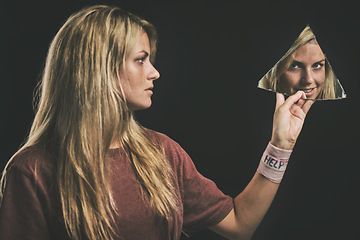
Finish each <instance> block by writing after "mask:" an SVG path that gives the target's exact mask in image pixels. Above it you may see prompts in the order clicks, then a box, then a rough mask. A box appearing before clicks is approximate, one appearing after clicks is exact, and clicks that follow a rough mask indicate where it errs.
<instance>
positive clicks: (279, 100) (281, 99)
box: [275, 93, 285, 111]
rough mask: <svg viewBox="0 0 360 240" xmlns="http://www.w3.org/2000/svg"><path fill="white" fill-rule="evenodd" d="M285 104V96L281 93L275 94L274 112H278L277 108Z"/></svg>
mask: <svg viewBox="0 0 360 240" xmlns="http://www.w3.org/2000/svg"><path fill="white" fill-rule="evenodd" d="M284 102H285V96H284V94H282V93H276V104H275V111H276V110H278V108H279V107H280V106H281V105H283V103H284Z"/></svg>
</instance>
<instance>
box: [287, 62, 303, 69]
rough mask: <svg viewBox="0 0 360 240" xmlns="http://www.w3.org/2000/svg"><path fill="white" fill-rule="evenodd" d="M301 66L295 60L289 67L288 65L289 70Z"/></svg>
mask: <svg viewBox="0 0 360 240" xmlns="http://www.w3.org/2000/svg"><path fill="white" fill-rule="evenodd" d="M299 68H301V66H300V64H298V63H296V62H293V63H292V64H291V65H290V67H289V70H294V69H299Z"/></svg>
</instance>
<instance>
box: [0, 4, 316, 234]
mask: <svg viewBox="0 0 360 240" xmlns="http://www.w3.org/2000/svg"><path fill="white" fill-rule="evenodd" d="M155 50H156V32H155V29H154V27H153V26H152V25H151V24H150V23H148V22H147V21H145V20H143V19H141V18H139V17H137V16H135V15H132V14H130V13H127V12H124V11H122V10H121V9H119V8H116V7H114V8H113V7H108V6H94V7H89V8H86V9H83V10H81V11H79V12H78V13H76V14H74V15H72V16H71V17H70V18H69V19H68V20H67V22H66V23H65V24H64V25H63V26H62V28H61V29H60V30H59V32H58V33H57V35H56V36H55V38H54V40H53V41H52V44H51V46H50V49H49V53H48V57H47V60H46V65H45V69H44V73H43V78H42V83H41V97H40V101H39V104H38V110H37V112H36V116H35V119H34V122H33V125H32V128H31V131H30V134H29V137H28V139H27V141H26V143H25V144H24V146H23V147H22V148H21V149H20V150H19V151H18V152H17V153H16V154H15V155H14V156H13V157H12V158H11V159H10V161H9V162H8V164H7V166H6V168H5V170H4V173H3V178H2V191H1V198H2V203H1V207H0V238H1V239H26V238H28V237H29V236H30V238H31V239H179V238H180V234H181V232H182V231H183V232H184V233H185V234H188V235H190V234H192V233H193V232H195V231H198V230H200V229H203V228H206V227H208V228H210V229H212V230H213V231H215V232H217V233H219V234H221V235H223V236H225V237H228V238H230V239H248V238H250V237H251V235H252V234H253V232H254V231H255V229H256V227H257V226H258V224H259V223H260V221H261V219H262V218H263V216H264V215H265V213H266V211H267V209H268V208H269V206H270V204H271V201H272V200H273V198H274V195H275V193H276V191H277V188H278V186H279V183H280V181H281V178H282V175H283V173H284V171H285V167H286V164H287V160H288V158H289V156H290V153H291V149H292V148H293V147H294V145H295V142H296V139H297V136H298V134H299V133H300V130H301V127H302V125H303V122H304V118H305V115H306V113H307V111H308V110H309V108H310V106H311V104H312V103H311V101H305V100H303V99H300V98H306V96H305V95H304V93H303V92H298V93H296V94H294V95H293V96H291V97H289V98H288V99H287V100H286V101H285V99H284V96H283V95H280V94H278V95H277V103H276V111H275V114H274V126H273V134H272V138H271V141H270V143H269V146H268V148H267V149H266V151H265V153H264V156H263V158H262V159H261V161H260V164H259V169H258V171H257V172H256V173H255V175H254V178H253V179H252V181H251V182H250V183H249V185H248V186H247V187H246V189H245V190H244V191H243V192H242V193H241V194H239V196H238V197H236V198H235V199H231V198H230V197H228V196H226V195H224V194H223V193H222V192H221V191H220V190H218V189H217V188H216V185H215V184H214V183H213V182H212V181H210V180H208V179H206V178H204V177H203V176H202V175H200V174H199V173H198V172H197V171H196V169H195V167H194V165H193V163H192V161H191V159H190V158H189V156H188V155H187V154H186V152H185V151H184V150H183V149H182V148H181V147H180V146H179V145H178V144H177V143H175V142H174V141H173V140H171V139H170V138H168V137H167V136H165V135H163V134H160V133H157V132H154V131H151V130H148V129H145V128H144V127H142V126H140V125H139V124H138V123H137V122H136V121H135V120H134V117H133V111H135V110H138V109H145V108H148V107H150V106H151V96H152V94H153V92H152V88H153V81H155V80H156V79H158V78H159V76H160V75H159V73H158V71H157V70H156V69H155V68H154V67H153V65H152V61H153V60H154V57H155Z"/></svg>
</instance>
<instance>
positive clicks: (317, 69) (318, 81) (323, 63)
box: [258, 25, 346, 100]
mask: <svg viewBox="0 0 360 240" xmlns="http://www.w3.org/2000/svg"><path fill="white" fill-rule="evenodd" d="M258 87H259V88H261V89H265V90H269V91H273V92H279V93H283V94H285V95H288V96H290V95H292V94H294V93H296V92H297V91H303V92H304V93H305V94H306V97H307V99H314V100H330V99H332V100H335V99H342V98H345V97H346V94H345V92H344V89H343V87H342V86H341V84H340V81H339V80H338V79H337V77H336V76H335V74H334V71H333V69H332V67H331V65H330V63H329V61H328V59H327V58H326V56H325V54H324V53H323V51H322V50H321V48H320V45H319V43H318V42H317V40H316V37H315V35H314V33H313V31H312V30H311V28H310V26H309V25H307V26H306V27H305V29H304V30H303V31H302V32H301V33H300V35H299V37H298V38H297V39H296V40H295V42H294V43H293V45H292V46H291V47H290V49H289V50H288V51H287V52H286V53H285V55H284V56H283V57H282V58H281V59H280V60H279V61H278V62H277V63H276V64H275V66H274V67H272V68H271V69H270V70H269V71H268V72H267V73H266V74H265V76H264V77H263V78H262V79H261V80H260V81H259V83H258Z"/></svg>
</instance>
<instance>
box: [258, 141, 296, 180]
mask: <svg viewBox="0 0 360 240" xmlns="http://www.w3.org/2000/svg"><path fill="white" fill-rule="evenodd" d="M291 153H292V150H285V149H281V148H279V147H276V146H274V145H273V144H272V143H271V142H269V144H268V146H267V147H266V149H265V151H264V153H263V155H262V157H261V160H260V163H259V167H258V169H257V171H258V173H260V174H261V175H262V176H264V177H265V178H267V179H268V180H270V181H271V182H274V183H280V182H281V180H282V178H283V176H284V173H285V170H286V167H287V164H288V161H289V158H290V155H291Z"/></svg>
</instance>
